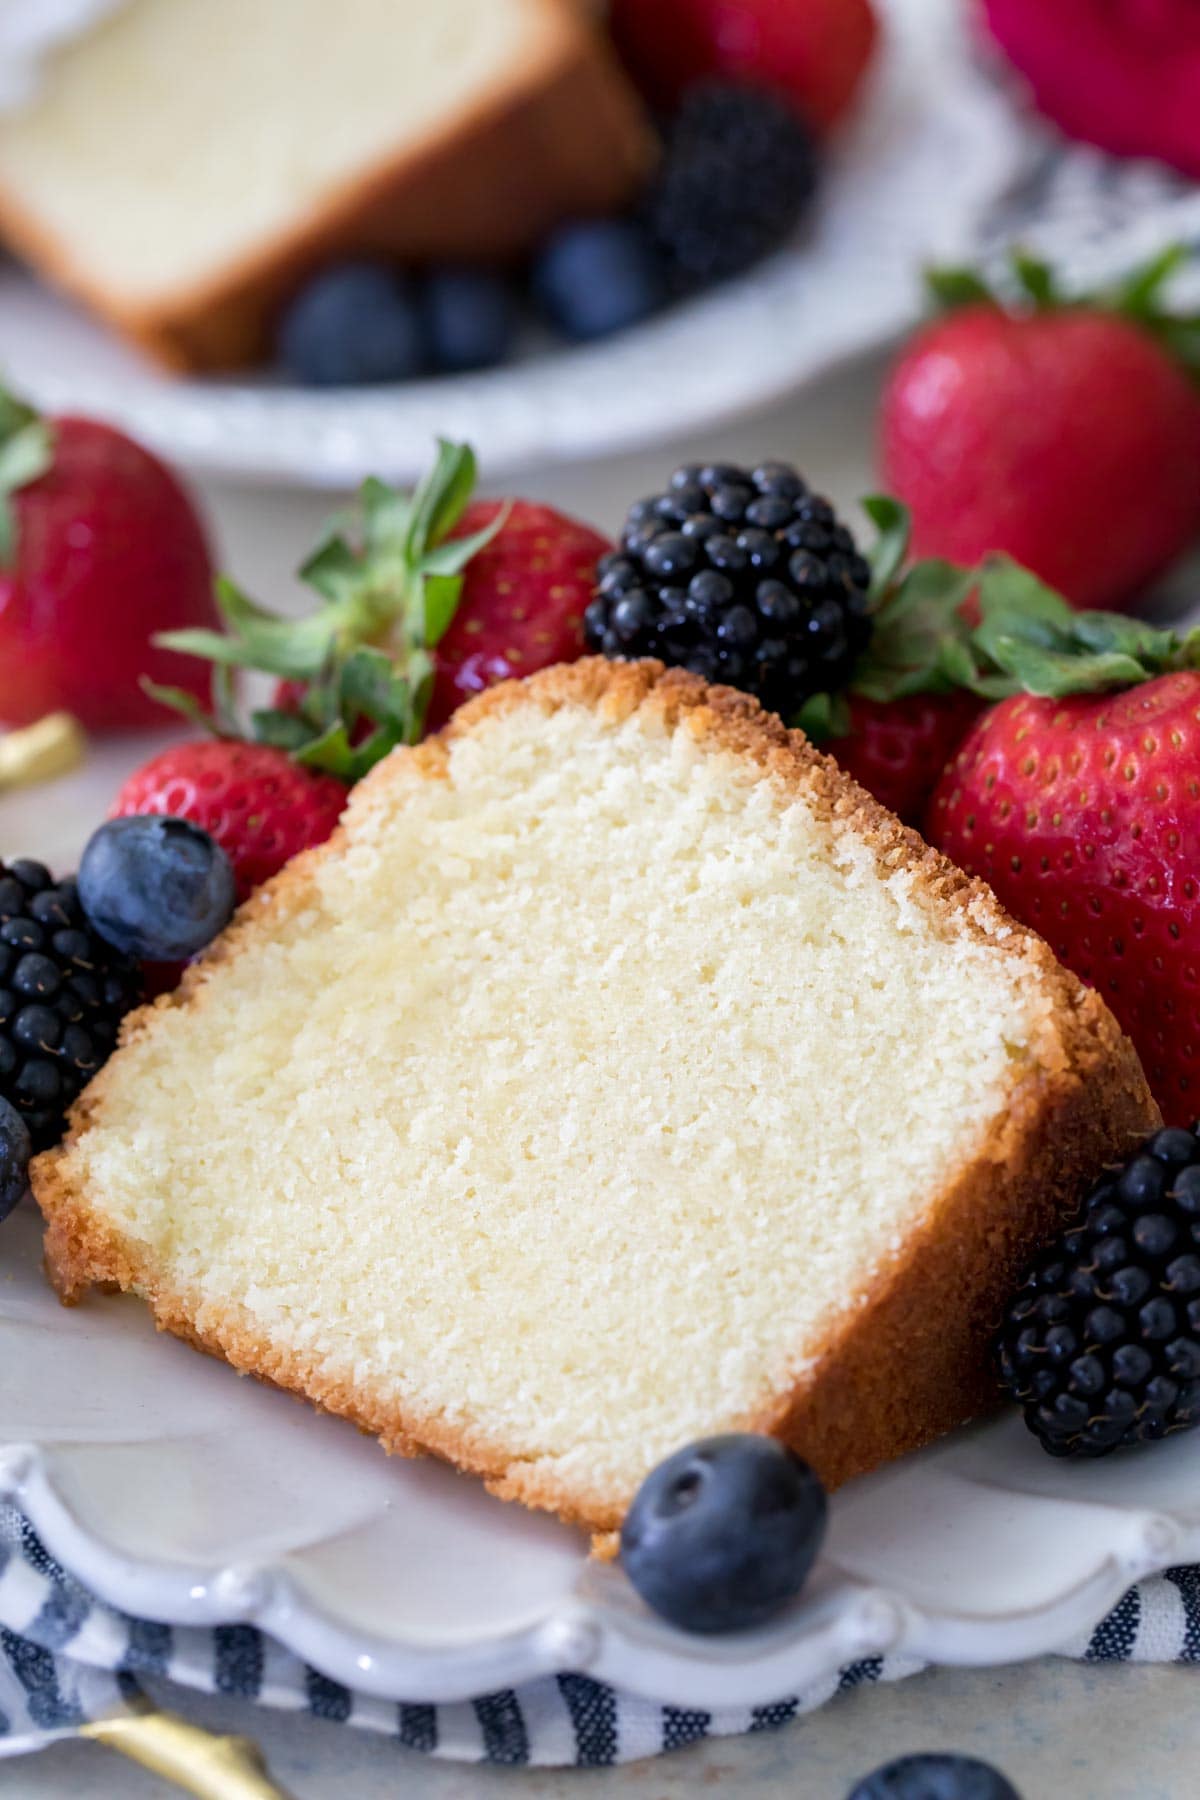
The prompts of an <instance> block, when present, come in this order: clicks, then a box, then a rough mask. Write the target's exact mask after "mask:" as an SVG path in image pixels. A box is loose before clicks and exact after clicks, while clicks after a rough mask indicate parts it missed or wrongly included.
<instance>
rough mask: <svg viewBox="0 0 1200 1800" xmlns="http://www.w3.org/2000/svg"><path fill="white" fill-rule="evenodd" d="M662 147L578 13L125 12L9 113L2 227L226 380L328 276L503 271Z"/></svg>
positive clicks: (197, 3) (73, 282)
mask: <svg viewBox="0 0 1200 1800" xmlns="http://www.w3.org/2000/svg"><path fill="white" fill-rule="evenodd" d="M650 153H651V149H650V138H649V134H648V130H647V128H646V125H645V122H644V120H643V117H642V113H641V110H640V107H639V104H638V102H637V100H636V98H635V96H634V93H633V90H632V88H631V87H630V85H629V83H628V82H627V81H626V79H625V77H624V76H623V74H622V72H621V70H620V69H619V68H618V66H617V64H616V61H615V58H614V57H613V55H612V53H611V51H610V49H609V47H608V46H607V44H606V43H605V42H604V41H603V39H602V36H601V34H600V32H599V31H598V30H597V29H596V28H595V27H594V25H593V24H592V23H591V22H590V21H589V20H588V19H587V18H586V16H584V14H583V13H582V12H581V9H580V7H579V5H578V0H338V4H337V5H332V4H330V0H123V4H122V5H120V6H119V7H117V8H116V9H115V10H114V12H113V13H112V15H111V17H108V18H106V19H105V20H104V21H103V22H102V23H101V24H99V25H97V26H96V27H95V29H94V30H91V31H88V32H86V33H84V34H83V35H82V36H81V37H79V38H77V39H73V40H72V41H71V42H70V43H68V44H66V45H64V47H63V48H62V49H61V50H60V51H59V52H58V53H57V55H56V56H54V57H53V58H52V59H50V60H49V62H48V66H47V69H46V74H45V80H44V83H43V84H42V86H41V87H40V88H39V91H38V93H37V94H36V96H35V97H34V98H33V99H32V100H31V101H30V103H29V104H28V105H27V106H24V107H23V108H21V109H20V110H19V111H16V112H14V113H12V114H11V115H8V114H6V115H5V116H3V117H0V225H2V226H3V229H4V232H5V235H6V236H7V237H8V238H9V239H10V241H11V243H12V245H13V246H14V248H16V249H17V250H18V251H20V252H21V253H22V254H23V255H25V256H27V257H28V258H29V260H30V261H31V262H33V263H35V264H37V266H38V267H39V268H40V269H42V270H43V271H44V272H45V273H47V274H48V275H50V276H51V277H52V278H53V279H55V280H56V281H59V282H60V283H61V284H62V285H63V286H65V287H68V288H70V289H72V290H73V291H74V292H76V293H78V294H79V295H81V296H82V297H83V298H84V299H85V300H87V301H88V302H89V303H90V304H91V305H92V306H94V307H95V308H96V309H97V310H98V311H100V312H102V313H104V314H106V315H107V316H108V317H109V318H110V319H112V320H113V321H114V323H116V324H117V325H119V326H121V327H122V328H123V329H125V330H126V331H128V332H129V333H130V334H131V335H132V336H133V337H135V338H137V339H138V340H139V341H140V342H141V343H142V344H143V345H144V346H145V347H146V348H147V349H149V350H150V351H152V352H153V353H154V354H156V355H157V356H159V357H160V358H162V359H163V360H164V361H166V362H169V363H173V364H176V365H178V366H180V367H195V368H205V367H221V366H224V365H227V364H235V363H238V362H242V361H247V360H249V359H251V358H253V357H254V356H256V355H258V354H260V353H261V351H262V350H263V348H264V342H265V337H266V334H267V331H268V328H269V325H270V322H271V319H272V316H273V314H274V312H275V311H276V309H277V308H278V306H279V304H280V302H281V301H282V300H283V299H284V298H285V297H286V296H287V295H288V294H289V293H290V291H291V290H292V288H294V286H295V285H296V283H297V281H299V280H300V279H302V278H303V276H304V275H305V274H306V273H307V272H308V271H309V270H310V269H312V268H313V267H316V266H319V265H320V264H321V263H322V262H326V261H329V260H331V259H333V258H336V257H338V256H344V255H347V254H358V253H371V252H379V253H381V254H383V255H386V256H389V257H393V258H396V259H398V260H400V261H404V262H422V261H425V260H428V259H431V258H435V259H439V258H440V259H444V260H449V261H453V260H456V259H459V258H466V259H475V258H487V257H497V256H510V255H512V254H514V253H517V252H521V251H524V250H526V249H528V248H529V247H530V246H531V245H532V244H533V243H535V242H536V240H537V238H538V237H539V236H540V235H541V234H542V233H544V232H545V231H546V230H547V229H548V228H549V227H550V226H552V225H554V224H555V223H557V222H558V221H559V220H560V219H562V218H564V217H566V216H569V215H573V214H576V213H590V212H599V211H607V210H610V209H615V208H617V207H619V206H620V205H621V204H622V203H623V202H624V201H625V200H626V199H627V198H628V197H629V195H630V193H631V192H632V191H633V189H634V187H635V186H636V184H637V182H638V180H639V178H640V176H641V175H642V174H643V173H644V170H645V167H646V164H647V161H648V159H649V156H650Z"/></svg>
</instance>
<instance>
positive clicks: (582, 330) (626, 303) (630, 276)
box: [533, 219, 666, 343]
mask: <svg viewBox="0 0 1200 1800" xmlns="http://www.w3.org/2000/svg"><path fill="white" fill-rule="evenodd" d="M533 292H534V296H535V298H536V300H537V302H538V305H539V306H540V307H541V309H542V311H543V312H544V313H545V315H546V317H547V318H548V319H549V321H550V323H551V324H552V325H555V326H557V328H558V330H559V331H561V332H562V333H563V334H564V336H566V337H569V338H573V339H575V340H576V341H577V342H580V343H582V342H585V341H586V340H587V339H589V338H602V337H608V336H609V335H610V334H611V333H613V332H615V331H624V330H625V328H626V327H627V326H629V325H636V324H638V323H639V321H640V320H642V319H647V318H649V317H650V315H651V313H654V312H657V311H658V308H659V307H660V306H661V305H662V303H663V300H664V299H665V298H666V291H665V284H664V280H663V274H662V269H661V266H660V264H659V259H658V254H657V252H656V251H655V249H654V246H653V244H652V243H651V241H650V239H649V237H648V236H647V235H646V233H645V232H644V231H643V230H642V228H641V226H640V225H638V224H636V223H635V222H634V221H633V220H629V219H595V220H586V221H583V222H581V223H578V224H572V225H563V226H561V227H560V228H559V230H558V231H556V232H555V234H554V236H553V237H551V238H550V240H549V241H548V243H546V244H545V245H544V246H543V248H542V250H541V252H540V254H539V256H538V258H537V261H536V263H535V264H534V270H533Z"/></svg>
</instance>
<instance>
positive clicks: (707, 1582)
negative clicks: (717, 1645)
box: [621, 1433, 826, 1632]
mask: <svg viewBox="0 0 1200 1800" xmlns="http://www.w3.org/2000/svg"><path fill="white" fill-rule="evenodd" d="M825 1514H826V1500H825V1490H824V1488H823V1487H822V1486H821V1484H820V1482H819V1481H818V1480H817V1477H816V1476H815V1475H814V1474H813V1472H812V1470H811V1469H810V1468H809V1466H808V1464H807V1463H805V1462H802V1461H801V1460H800V1458H799V1457H798V1456H797V1455H795V1453H794V1452H793V1451H791V1450H789V1449H788V1448H787V1447H786V1445H784V1444H781V1443H779V1442H778V1441H777V1439H775V1438H770V1437H759V1436H755V1435H753V1434H750V1433H730V1434H729V1435H727V1436H723V1437H711V1438H702V1439H700V1441H699V1442H698V1443H695V1444H689V1445H687V1446H686V1448H684V1449H683V1450H677V1451H676V1452H675V1454H674V1456H668V1457H667V1459H666V1461H665V1462H661V1463H659V1465H658V1467H657V1468H656V1469H652V1470H651V1472H650V1474H649V1475H647V1477H646V1479H645V1481H644V1482H643V1483H642V1485H641V1487H640V1488H639V1489H638V1492H637V1494H636V1496H635V1498H634V1502H633V1505H632V1506H631V1507H630V1509H629V1513H628V1516H627V1517H626V1520H625V1524H624V1527H623V1528H622V1531H621V1563H622V1565H623V1567H624V1569H625V1573H626V1574H627V1575H628V1577H629V1579H630V1581H631V1582H632V1583H633V1585H634V1587H635V1588H636V1589H637V1591H638V1593H639V1594H640V1595H641V1597H642V1599H643V1600H644V1601H645V1602H646V1604H647V1606H649V1607H652V1608H653V1610H654V1611H655V1612H656V1613H659V1614H661V1616H662V1617H663V1618H664V1619H667V1620H668V1621H669V1622H670V1623H671V1624H672V1625H678V1626H680V1627H682V1629H683V1630H684V1631H703V1632H725V1631H745V1630H748V1629H749V1628H750V1627H751V1626H753V1625H761V1624H763V1623H764V1622H765V1621H766V1620H767V1619H770V1618H771V1617H772V1616H773V1615H774V1614H775V1613H777V1612H778V1611H779V1609H780V1608H781V1607H782V1606H785V1605H786V1604H787V1602H788V1601H789V1600H792V1599H794V1598H795V1596H796V1595H797V1594H798V1593H799V1592H800V1589H801V1587H802V1586H803V1584H804V1580H805V1577H806V1576H807V1574H808V1572H809V1569H810V1568H811V1567H812V1564H813V1560H814V1558H815V1556H816V1554H817V1550H818V1548H819V1547H820V1543H821V1539H822V1537H823V1536H824V1533H825Z"/></svg>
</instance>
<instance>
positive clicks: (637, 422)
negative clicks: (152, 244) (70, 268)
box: [0, 0, 1022, 488]
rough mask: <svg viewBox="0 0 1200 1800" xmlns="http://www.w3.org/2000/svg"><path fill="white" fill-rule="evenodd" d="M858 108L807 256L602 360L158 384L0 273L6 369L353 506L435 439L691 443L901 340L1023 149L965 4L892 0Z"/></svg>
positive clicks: (490, 446) (212, 459) (243, 473)
mask: <svg viewBox="0 0 1200 1800" xmlns="http://www.w3.org/2000/svg"><path fill="white" fill-rule="evenodd" d="M881 9H882V11H883V13H884V17H885V24H886V32H885V35H884V38H883V40H882V45H881V51H880V55H879V58H878V64H877V67H876V70H875V72H874V78H873V80H872V81H871V83H870V84H869V87H868V91H867V94H866V96H865V98H864V102H863V105H862V107H861V109H860V111H859V113H858V115H857V117H856V118H855V119H854V120H853V122H852V123H851V124H849V125H848V126H847V128H846V130H845V132H844V135H843V136H842V138H841V139H840V140H839V143H838V147H837V149H836V152H835V154H834V156H833V159H832V162H831V164H830V167H829V170H828V173H827V178H826V180H825V183H824V186H823V190H822V196H821V202H820V206H819V209H818V213H817V215H816V217H815V219H814V220H813V221H812V223H811V224H810V226H809V228H808V229H807V230H806V232H805V234H804V236H803V239H802V240H800V241H798V242H797V243H796V245H795V246H794V247H793V248H791V249H787V250H784V251H782V252H780V253H779V254H778V255H776V256H775V257H773V258H772V259H771V260H770V261H769V262H767V263H766V264H764V265H763V266H762V267H760V268H759V269H757V270H755V271H754V272H753V273H751V274H749V275H747V276H745V277H743V278H742V279H741V280H739V281H735V282H731V283H729V284H727V285H726V286H724V287H722V288H720V289H717V290H716V291H714V292H713V293H711V294H710V295H708V296H706V297H705V298H702V299H699V300H696V301H693V302H691V303H689V304H687V305H683V306H678V307H676V308H674V309H673V310H671V311H670V312H668V313H666V314H664V315H663V316H662V317H661V318H659V319H656V320H654V321H652V322H650V323H648V324H646V325H644V326H641V327H639V328H637V329H635V330H632V331H629V332H626V333H624V334H622V335H621V336H619V337H616V338H613V339H611V340H610V341H608V342H607V343H604V344H599V345H595V346H591V347H587V348H582V349H562V348H557V347H553V346H551V345H549V344H548V343H547V344H545V345H543V346H542V347H540V348H539V347H537V346H534V347H533V348H532V349H531V351H530V352H529V353H528V354H527V355H526V357H525V359H524V360H522V361H519V362H517V363H514V364H511V365H509V366H507V367H505V368H503V369H499V370H495V371H490V372H488V373H485V374H478V375H464V376H456V377H447V378H442V379H440V380H431V381H420V382H411V383H406V384H404V385H402V386H395V387H375V388H370V389H359V390H352V389H338V390H324V391H314V390H303V389H299V388H289V387H283V386H280V385H276V384H273V383H272V382H271V381H270V380H269V379H266V378H261V379H247V378H242V379H236V380H223V381H218V380H205V381H198V380H180V379H178V378H176V377H171V376H167V375H163V374H161V373H159V372H157V371H156V370H154V369H153V368H151V367H150V366H149V365H148V364H146V363H145V362H143V361H142V360H140V358H139V357H138V356H137V355H136V353H135V352H133V351H132V350H130V349H128V348H127V347H126V346H125V345H123V344H122V343H120V342H119V341H118V340H117V339H116V338H115V337H113V336H112V335H111V334H110V333H109V332H108V331H107V330H106V329H105V328H104V327H103V326H102V325H100V324H99V323H97V322H96V321H95V320H93V319H91V318H90V317H88V316H87V315H86V314H84V313H83V312H82V311H80V310H77V309H76V308H75V307H73V306H72V305H70V304H69V303H68V302H66V301H64V300H62V299H60V298H58V297H57V296H54V295H52V294H51V293H49V292H48V291H47V290H46V289H44V288H43V287H41V286H40V285H39V284H38V283H36V282H35V281H34V280H33V278H32V277H31V276H29V275H28V274H26V273H24V272H22V271H21V270H19V269H17V268H15V267H13V266H11V265H10V266H7V267H5V268H3V269H0V369H2V370H3V372H4V375H5V379H6V380H8V381H9V382H11V383H12V385H13V386H14V387H15V388H17V389H19V390H20V391H22V392H24V393H25V394H27V395H28V396H29V397H30V398H31V399H33V400H34V401H36V402H37V403H38V404H40V405H43V406H46V407H48V408H51V409H67V408H69V409H71V410H76V411H82V412H90V413H95V414H97V415H98V416H100V417H103V418H107V419H110V420H112V421H113V422H114V423H117V424H120V425H123V426H125V427H126V428H127V429H128V430H130V431H132V432H133V433H134V434H135V435H136V436H138V437H140V438H142V439H144V440H145V442H146V443H148V444H150V445H152V446H153V447H155V448H156V449H158V450H159V451H161V452H162V453H163V454H164V455H166V456H168V457H170V458H172V459H173V460H175V461H177V462H179V463H181V464H183V465H185V466H188V467H190V468H192V469H194V470H197V471H201V472H205V473H209V474H215V475H224V476H229V477H233V478H236V479H237V480H242V481H245V480H256V481H271V482H287V483H294V484H303V485H306V486H313V487H328V488H342V487H347V486H350V485H353V484H355V483H357V482H358V481H360V480H361V479H362V478H363V477H364V476H365V475H368V474H377V475H380V476H382V477H384V478H385V479H388V480H391V481H406V480H410V479H412V478H413V477H415V476H416V475H417V474H419V473H420V472H421V470H422V469H423V468H424V467H425V465H426V462H427V461H428V452H429V445H430V443H431V441H432V439H433V438H434V437H435V436H437V435H439V434H440V435H442V436H448V437H453V438H465V439H469V440H470V441H471V442H472V443H473V444H474V445H475V447H476V449H477V450H478V452H479V454H480V458H481V460H482V462H483V464H484V466H485V467H486V469H487V470H488V472H489V474H490V475H491V476H493V477H495V476H499V475H500V474H502V473H506V472H507V471H509V470H511V469H513V468H516V467H520V466H522V465H528V464H531V463H536V462H543V463H546V462H552V461H556V460H560V459H562V458H567V457H588V456H597V455H600V454H603V453H607V452H615V451H618V450H627V449H632V448H634V447H636V446H638V445H644V444H649V443H653V442H655V441H657V440H659V439H663V438H666V437H669V436H676V435H678V434H680V433H681V432H684V431H688V430H698V429H701V428H703V427H706V426H709V425H711V424H714V423H715V422H717V421H718V420H721V419H724V418H728V417H730V416H732V415H734V414H736V413H739V412H742V411H747V410H749V409H751V408H753V407H755V406H758V405H762V404H765V403H766V402H768V401H771V400H774V399H777V398H778V397H779V396H780V395H781V394H783V393H785V392H787V391H788V390H790V389H794V388H796V387H798V386H799V385H801V384H802V383H803V382H805V381H807V380H810V379H811V378H812V377H814V376H816V375H818V374H820V373H822V372H824V371H826V370H828V369H829V368H831V367H832V366H834V365H835V364H837V363H838V362H840V361H842V360H844V359H846V358H847V357H850V356H853V355H856V354H859V353H861V352H863V351H865V350H868V349H870V348H872V347H874V346H876V345H878V344H880V343H882V342H884V341H886V340H887V339H889V338H891V337H893V336H894V335H895V334H897V333H898V332H900V331H901V330H903V329H904V327H905V326H907V325H908V324H910V323H911V322H912V321H913V320H914V319H915V318H916V317H917V315H918V313H919V311H920V307H921V304H922V296H921V283H920V271H921V268H922V265H923V264H925V263H926V262H928V261H931V260H937V259H946V258H953V257H954V256H961V255H963V254H965V253H966V251H967V249H968V247H969V246H970V244H971V243H972V242H973V238H974V233H975V229H976V227H977V226H978V223H979V221H980V218H981V217H982V215H983V214H984V212H985V211H986V210H987V208H988V207H989V206H990V205H991V203H992V202H993V201H995V200H996V199H997V197H998V196H999V194H1000V193H1001V192H1002V191H1003V190H1004V188H1005V187H1006V185H1007V184H1008V183H1009V182H1010V181H1011V179H1012V178H1013V175H1014V173H1015V171H1016V169H1017V167H1018V165H1019V163H1020V160H1021V156H1022V146H1021V134H1020V132H1019V130H1018V129H1017V127H1016V125H1015V123H1014V119H1013V116H1012V113H1011V111H1010V110H1009V108H1008V105H1007V103H1006V101H1005V100H1004V99H1003V98H1002V96H1001V95H1000V93H999V92H998V91H997V90H996V88H995V87H994V86H993V85H992V84H991V82H990V81H989V80H988V79H987V78H985V77H984V76H983V75H982V74H981V73H980V72H979V71H978V70H977V69H976V67H975V66H974V64H973V62H972V60H971V58H970V55H969V51H968V45H967V42H966V22H965V21H966V14H967V11H968V9H967V8H966V7H965V6H963V5H962V3H961V0H881Z"/></svg>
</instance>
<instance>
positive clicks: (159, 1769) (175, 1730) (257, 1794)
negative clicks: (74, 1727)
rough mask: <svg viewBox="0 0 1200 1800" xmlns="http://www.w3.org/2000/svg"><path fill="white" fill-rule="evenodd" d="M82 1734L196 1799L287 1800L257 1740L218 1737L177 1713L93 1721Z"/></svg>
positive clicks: (128, 1715)
mask: <svg viewBox="0 0 1200 1800" xmlns="http://www.w3.org/2000/svg"><path fill="white" fill-rule="evenodd" d="M80 1736H81V1737H86V1738H91V1739H92V1741H93V1742H94V1743H97V1744H105V1745H106V1746H107V1747H108V1749H110V1750H118V1751H120V1753H121V1755H122V1756H128V1757H129V1758H130V1759H131V1760H132V1761H133V1762H137V1763H141V1765H142V1767H143V1768H146V1769H151V1770H153V1772H154V1773H155V1774H156V1775H161V1776H163V1777H164V1779H165V1780H167V1781H173V1782H174V1783H175V1785H176V1786H177V1787H179V1788H182V1789H183V1791H184V1793H185V1794H194V1795H196V1797H197V1800H291V1796H290V1795H289V1794H288V1793H287V1792H286V1791H285V1789H283V1788H281V1787H279V1786H278V1785H277V1783H275V1782H273V1781H272V1780H271V1777H270V1774H269V1772H268V1769H267V1765H266V1763H265V1762H264V1760H263V1754H262V1751H261V1750H260V1749H259V1748H258V1745H257V1744H255V1743H252V1742H251V1740H250V1739H249V1738H244V1737H218V1736H217V1735H216V1734H215V1733H214V1732H211V1731H203V1730H202V1729H201V1728H200V1726H199V1725H193V1724H191V1723H190V1722H189V1721H188V1720H187V1719H181V1718H180V1717H179V1715H178V1713H172V1712H149V1711H148V1712H135V1713H129V1714H124V1715H122V1716H121V1717H119V1718H113V1719H94V1720H92V1722H91V1723H90V1724H88V1725H84V1726H81V1728H80Z"/></svg>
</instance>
